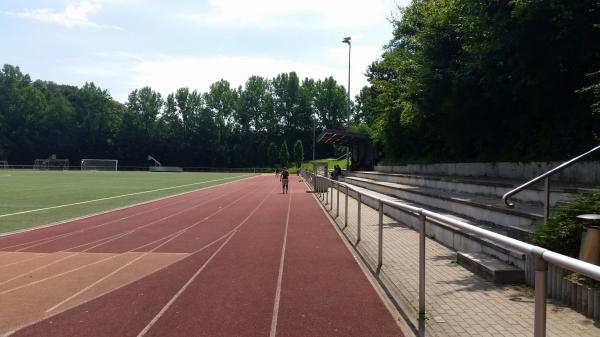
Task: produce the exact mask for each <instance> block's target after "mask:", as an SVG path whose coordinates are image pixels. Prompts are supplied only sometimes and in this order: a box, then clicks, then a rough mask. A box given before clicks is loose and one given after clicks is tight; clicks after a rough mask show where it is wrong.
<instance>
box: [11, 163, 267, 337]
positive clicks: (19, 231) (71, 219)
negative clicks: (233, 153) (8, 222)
mask: <svg viewBox="0 0 600 337" xmlns="http://www.w3.org/2000/svg"><path fill="white" fill-rule="evenodd" d="M254 177H256V175H252V176H249V177H247V178H243V179H238V180H234V181H228V182H226V183H222V184H218V185H212V186H207V187H202V188H197V189H195V190H191V191H187V192H181V193H176V194H171V195H167V196H164V197H160V198H156V199H150V200H146V201H142V202H138V203H135V204H131V205H125V206H121V207H116V208H111V209H107V210H104V211H100V212H96V213H91V214H85V215H82V216H78V217H75V218H70V219H64V220H59V221H56V222H52V223H49V224H44V225H39V226H34V227H29V228H25V229H17V230H14V231H10V232H4V233H0V239H3V238H4V237H8V236H11V235H17V234H21V233H27V232H33V231H36V230H41V229H45V228H49V227H54V226H59V225H63V224H67V223H71V222H74V221H80V220H85V219H89V218H93V217H97V216H100V215H104V214H108V213H112V212H118V211H122V210H125V209H129V208H134V207H137V206H142V205H147V204H151V203H154V202H159V201H163V200H166V199H174V198H176V197H179V196H182V195H187V194H192V193H196V192H200V191H204V190H210V189H216V188H219V187H222V186H225V185H229V184H233V183H235V182H239V181H243V180H247V179H251V178H254ZM224 179H225V178H224ZM217 180H219V179H217ZM217 180H215V181H217ZM206 182H213V180H207V181H206ZM37 241H39V240H34V241H30V242H37ZM20 245H22V244H19V245H16V246H20ZM5 248H6V247H3V248H0V249H5ZM0 337H1V336H0Z"/></svg>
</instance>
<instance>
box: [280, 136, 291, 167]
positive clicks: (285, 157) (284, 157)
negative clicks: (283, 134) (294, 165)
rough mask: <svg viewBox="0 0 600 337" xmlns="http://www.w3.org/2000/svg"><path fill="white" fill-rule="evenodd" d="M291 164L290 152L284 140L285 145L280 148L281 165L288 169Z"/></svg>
mask: <svg viewBox="0 0 600 337" xmlns="http://www.w3.org/2000/svg"><path fill="white" fill-rule="evenodd" d="M289 162H290V151H289V150H288V146H287V142H286V141H285V140H284V141H283V144H281V147H280V148H279V164H281V166H283V167H287V166H288V163H289Z"/></svg>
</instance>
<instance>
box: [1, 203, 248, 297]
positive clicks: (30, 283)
mask: <svg viewBox="0 0 600 337" xmlns="http://www.w3.org/2000/svg"><path fill="white" fill-rule="evenodd" d="M245 196H246V195H243V196H241V197H239V198H237V199H235V200H234V201H233V202H231V203H230V204H228V205H227V206H226V207H225V208H221V207H220V208H219V209H218V210H217V211H215V212H213V213H212V214H211V215H209V217H212V216H214V215H216V214H218V213H220V212H221V211H223V210H225V209H226V208H227V207H229V206H231V205H233V204H235V203H236V202H238V201H239V200H241V199H242V198H244V197H245ZM199 206H201V205H196V206H193V207H190V208H187V209H185V210H183V211H180V212H178V213H175V214H172V215H169V216H166V217H164V218H162V219H159V220H156V221H153V222H151V223H149V224H146V225H143V226H140V227H137V228H136V229H134V230H130V231H127V232H125V233H121V234H123V235H122V236H125V235H128V234H131V233H134V232H135V231H137V230H138V229H140V228H142V227H147V226H150V225H152V224H155V223H158V222H161V221H162V220H165V219H167V218H170V217H173V216H175V215H178V214H180V213H183V212H185V211H187V210H190V209H193V208H196V207H199ZM205 220H206V219H203V220H200V221H198V222H196V223H194V224H193V225H192V226H195V225H197V224H199V223H202V222H204V221H205ZM177 233H178V232H175V233H172V234H169V235H167V236H164V237H162V238H160V239H158V240H155V241H152V242H150V243H147V244H144V245H142V246H139V247H136V248H133V249H131V250H128V251H126V252H125V253H130V252H133V251H136V250H139V249H142V248H144V247H146V246H148V245H151V244H154V243H156V242H159V241H162V240H164V239H167V238H169V237H171V236H172V235H175V234H177ZM78 254H79V253H78ZM121 255H122V254H115V255H113V256H109V257H105V258H103V259H100V260H98V261H94V262H91V263H88V264H85V265H83V266H80V267H77V268H74V269H71V270H67V271H64V272H62V273H59V274H56V275H52V276H48V277H45V278H43V279H39V280H37V281H33V282H29V283H26V284H23V285H20V286H17V287H14V288H11V289H7V290H4V291H1V292H0V295H4V294H7V293H10V292H13V291H15V290H19V289H22V288H25V287H28V286H31V285H35V284H38V283H41V282H45V281H48V280H52V279H55V278H57V277H60V276H63V275H66V274H69V273H72V272H75V271H78V270H81V269H84V268H87V267H90V266H93V265H96V264H98V263H102V262H105V261H108V260H112V259H115V258H117V257H119V256H121ZM24 275H26V274H24ZM21 276H23V275H21Z"/></svg>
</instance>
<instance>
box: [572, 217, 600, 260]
mask: <svg viewBox="0 0 600 337" xmlns="http://www.w3.org/2000/svg"><path fill="white" fill-rule="evenodd" d="M577 218H579V219H582V220H586V222H585V223H584V224H583V230H582V232H581V246H580V247H579V259H580V260H582V261H585V262H589V263H593V264H595V265H600V214H582V215H578V216H577Z"/></svg>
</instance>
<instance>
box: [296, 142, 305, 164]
mask: <svg viewBox="0 0 600 337" xmlns="http://www.w3.org/2000/svg"><path fill="white" fill-rule="evenodd" d="M303 161H304V146H302V141H301V140H300V139H298V140H297V141H296V143H294V162H295V163H296V167H297V168H300V165H302V162H303Z"/></svg>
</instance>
